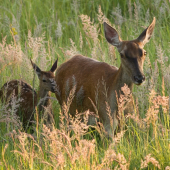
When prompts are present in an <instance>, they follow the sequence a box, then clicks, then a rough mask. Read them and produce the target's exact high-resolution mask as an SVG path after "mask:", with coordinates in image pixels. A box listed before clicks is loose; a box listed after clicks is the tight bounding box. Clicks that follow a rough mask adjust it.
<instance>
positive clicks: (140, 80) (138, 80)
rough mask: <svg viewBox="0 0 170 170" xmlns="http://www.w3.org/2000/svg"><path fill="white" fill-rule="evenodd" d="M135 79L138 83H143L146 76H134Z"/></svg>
mask: <svg viewBox="0 0 170 170" xmlns="http://www.w3.org/2000/svg"><path fill="white" fill-rule="evenodd" d="M134 80H135V82H136V83H137V84H141V83H142V82H143V81H145V76H144V75H138V76H134Z"/></svg>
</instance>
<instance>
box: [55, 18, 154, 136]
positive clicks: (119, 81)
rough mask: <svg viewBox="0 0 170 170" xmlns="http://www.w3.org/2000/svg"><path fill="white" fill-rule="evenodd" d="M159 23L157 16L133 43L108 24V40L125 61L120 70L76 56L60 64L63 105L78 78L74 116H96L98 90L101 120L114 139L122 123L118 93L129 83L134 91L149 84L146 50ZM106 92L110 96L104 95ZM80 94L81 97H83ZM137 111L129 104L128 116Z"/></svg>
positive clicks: (58, 74)
mask: <svg viewBox="0 0 170 170" xmlns="http://www.w3.org/2000/svg"><path fill="white" fill-rule="evenodd" d="M155 22H156V19H155V17H154V18H153V21H152V23H151V24H150V25H149V26H148V27H147V28H146V29H144V31H143V32H142V33H141V34H140V35H139V37H138V38H136V39H134V40H130V41H128V40H126V41H125V40H122V39H121V38H120V36H119V34H118V32H117V31H116V29H114V28H113V27H111V26H110V25H108V24H107V23H106V22H104V33H105V38H106V40H107V42H108V43H110V44H111V45H113V46H115V47H116V48H117V50H118V52H119V54H120V58H121V63H120V67H119V68H117V67H115V66H112V65H109V64H107V63H105V62H99V61H97V60H94V59H91V58H88V57H85V56H82V55H76V56H73V57H72V58H70V59H69V60H68V61H66V62H65V63H63V64H61V65H60V67H59V68H58V69H57V72H56V75H55V81H56V84H57V85H58V88H59V90H60V93H55V95H56V98H57V99H58V101H59V104H60V105H61V106H62V105H63V103H64V102H66V101H67V97H68V96H67V93H66V91H67V90H68V87H70V89H71V88H72V86H73V83H72V82H73V81H72V79H74V80H75V81H76V91H75V97H74V99H73V100H72V103H71V105H70V108H69V112H70V114H71V115H72V116H75V114H76V112H78V113H82V112H84V111H86V110H90V111H91V112H94V113H96V109H95V107H94V103H95V101H96V87H97V89H98V94H97V96H98V98H97V104H96V103H95V104H96V106H97V112H98V116H99V119H100V121H101V122H102V123H103V126H104V128H105V131H106V133H107V134H108V135H109V136H110V137H114V132H115V130H116V127H117V126H118V123H119V120H118V102H117V97H116V94H117V95H118V96H119V95H120V93H121V92H120V91H121V87H123V86H124V85H125V84H126V85H127V86H128V88H129V89H130V92H132V89H133V85H134V84H135V85H141V84H142V83H143V82H144V81H145V75H144V73H143V64H144V60H145V57H146V54H147V53H146V51H145V50H144V49H143V48H144V46H145V44H146V43H148V42H149V40H150V38H151V36H152V34H153V30H154V27H155ZM102 80H104V82H105V83H104V84H105V86H106V88H105V89H104V87H103V85H101V83H99V82H101V81H102ZM98 84H99V85H98ZM106 89H107V90H106ZM105 90H106V91H107V92H106V93H107V94H105V95H104V94H103V92H104V91H105ZM80 91H81V93H80ZM78 95H81V97H80V96H78ZM105 96H107V102H108V104H109V106H110V110H111V117H112V125H113V126H111V122H110V118H109V115H108V114H107V112H106V97H105ZM77 97H79V98H81V102H79V101H77V100H76V98H77ZM133 110H134V108H133V104H132V102H129V103H128V105H127V109H126V110H125V111H124V114H127V113H131V112H133ZM88 123H89V124H91V123H93V116H91V117H90V116H89V122H88Z"/></svg>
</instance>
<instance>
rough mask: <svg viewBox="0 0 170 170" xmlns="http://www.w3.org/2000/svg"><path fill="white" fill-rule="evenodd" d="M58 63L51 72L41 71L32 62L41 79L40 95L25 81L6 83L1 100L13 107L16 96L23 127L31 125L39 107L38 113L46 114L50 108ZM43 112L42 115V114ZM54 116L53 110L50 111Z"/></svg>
mask: <svg viewBox="0 0 170 170" xmlns="http://www.w3.org/2000/svg"><path fill="white" fill-rule="evenodd" d="M57 61H58V60H56V61H55V63H54V64H53V66H52V67H51V69H50V71H41V69H40V68H39V67H38V66H37V65H36V64H35V63H33V62H32V61H31V64H32V66H33V69H34V70H35V72H36V74H37V75H38V78H39V90H38V93H36V92H35V90H34V89H33V88H32V87H31V86H30V85H29V84H28V83H26V82H24V81H23V80H11V81H9V82H7V83H5V84H4V85H3V86H2V88H1V89H0V99H1V101H2V103H4V104H6V105H7V104H9V107H11V102H12V97H13V96H15V97H16V98H17V100H18V104H19V108H17V109H16V114H17V115H18V116H21V117H22V121H23V125H24V127H26V125H27V124H28V125H31V124H32V121H33V120H34V114H33V113H34V110H35V107H36V106H37V107H38V113H39V115H40V116H41V114H42V113H43V112H44V108H45V107H46V108H47V107H48V106H49V107H50V105H51V103H50V99H49V97H50V91H51V92H53V93H54V91H55V87H54V84H53V81H54V78H55V77H54V72H55V70H56V68H57ZM41 112H42V113H41ZM50 114H52V110H50ZM50 117H51V116H48V118H47V119H48V120H47V121H50V122H51V119H50Z"/></svg>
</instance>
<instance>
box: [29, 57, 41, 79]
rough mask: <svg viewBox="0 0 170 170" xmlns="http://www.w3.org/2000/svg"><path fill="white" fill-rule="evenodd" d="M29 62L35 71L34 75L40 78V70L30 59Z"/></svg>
mask: <svg viewBox="0 0 170 170" xmlns="http://www.w3.org/2000/svg"><path fill="white" fill-rule="evenodd" d="M30 61H31V64H32V67H33V69H34V70H35V72H36V74H37V75H38V77H40V76H41V69H40V68H39V67H38V66H37V65H36V64H35V63H33V61H32V60H31V59H30Z"/></svg>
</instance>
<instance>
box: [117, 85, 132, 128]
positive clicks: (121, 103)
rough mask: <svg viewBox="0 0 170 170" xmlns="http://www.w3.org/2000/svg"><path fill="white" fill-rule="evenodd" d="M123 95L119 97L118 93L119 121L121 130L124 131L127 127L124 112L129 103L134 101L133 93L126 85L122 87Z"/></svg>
mask: <svg viewBox="0 0 170 170" xmlns="http://www.w3.org/2000/svg"><path fill="white" fill-rule="evenodd" d="M121 91H122V93H121V94H120V95H119V96H118V94H117V93H116V98H117V103H118V115H117V116H118V119H119V122H120V128H121V130H123V128H124V126H125V115H124V110H125V109H126V107H127V105H128V103H129V102H131V101H132V98H133V97H132V93H131V91H130V89H129V88H128V86H127V85H126V84H125V85H124V86H123V87H121Z"/></svg>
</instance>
